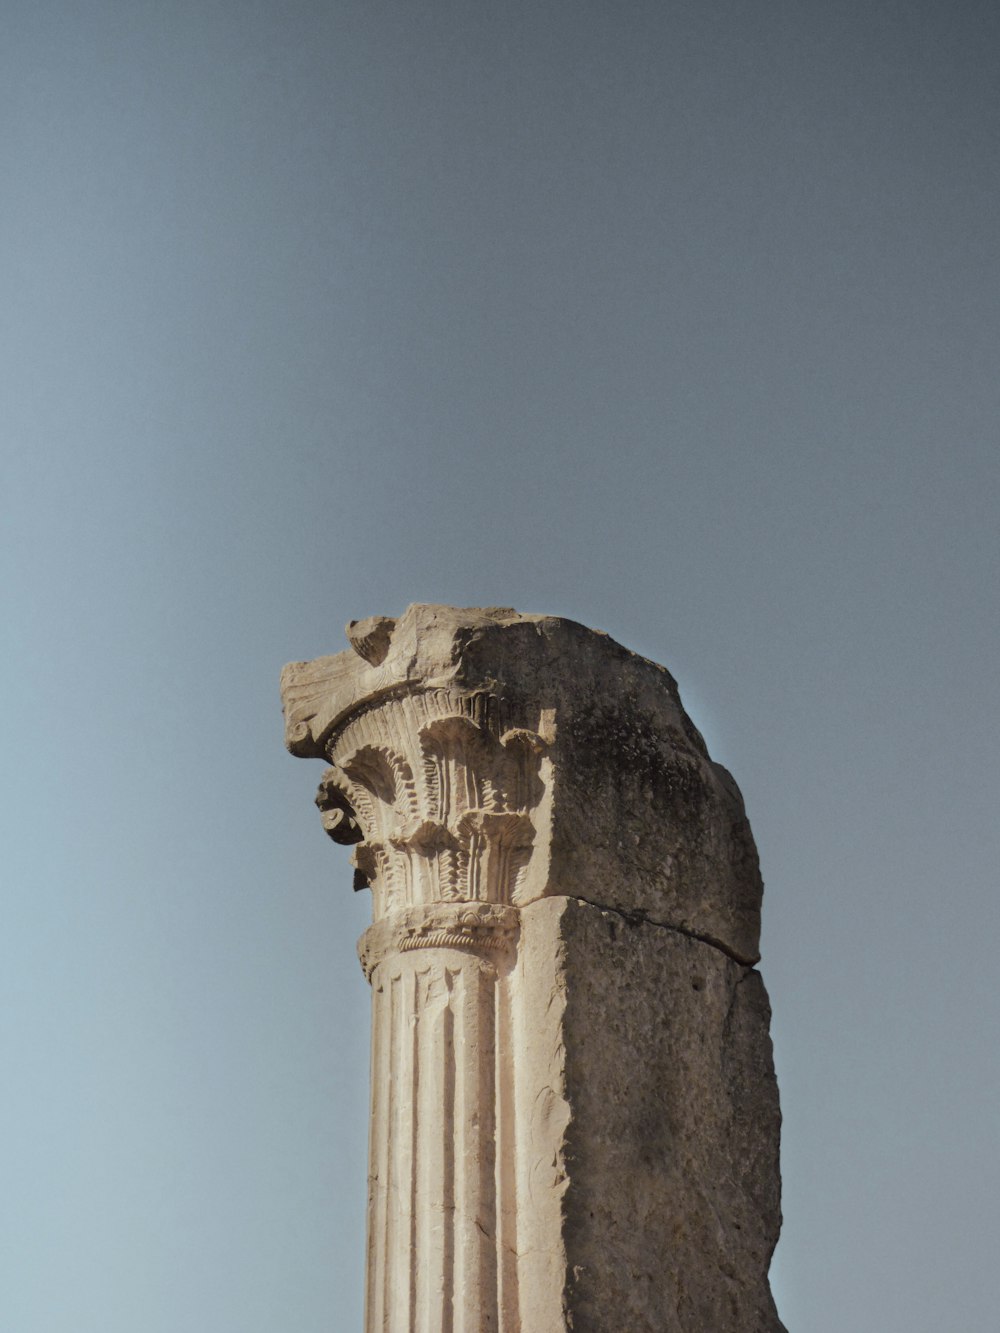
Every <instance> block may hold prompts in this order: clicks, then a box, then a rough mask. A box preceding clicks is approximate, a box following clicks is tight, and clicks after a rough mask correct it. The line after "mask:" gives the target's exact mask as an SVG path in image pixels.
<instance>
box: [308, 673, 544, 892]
mask: <svg viewBox="0 0 1000 1333" xmlns="http://www.w3.org/2000/svg"><path fill="white" fill-rule="evenodd" d="M498 712H499V710H498V709H497V707H496V701H495V700H490V699H488V698H487V699H484V698H482V697H479V698H476V697H473V698H471V699H470V698H460V697H456V696H453V695H451V694H450V693H449V692H448V691H445V690H436V691H426V692H422V693H415V694H409V695H401V696H399V697H396V698H388V699H384V700H381V701H379V705H378V706H376V707H370V708H367V709H365V710H363V711H361V712H358V713H355V714H354V715H353V716H352V717H351V718H350V719H349V720H348V721H347V723H346V724H345V725H344V726H343V727H341V728H340V729H339V730H338V731H336V732H335V733H333V735H332V736H331V738H330V740H329V741H328V743H327V754H328V757H329V758H330V759H331V760H332V766H331V767H330V768H329V769H327V771H326V773H325V774H324V775H323V779H322V781H321V783H320V789H319V793H318V795H317V797H316V803H317V805H318V806H319V808H320V812H321V814H322V817H323V824H324V827H325V828H326V830H327V832H328V833H329V834H330V836H331V837H332V838H333V839H334V840H335V841H337V842H342V843H356V844H357V846H356V849H355V853H354V864H355V866H356V867H357V870H358V872H359V880H360V883H361V885H366V884H367V885H370V886H371V888H372V890H373V893H374V898H375V917H376V919H378V918H380V917H382V916H384V915H385V914H386V913H388V912H397V911H401V910H403V909H406V908H410V907H415V906H419V905H421V904H426V903H435V902H444V903H449V902H457V903H461V902H484V903H500V904H510V903H513V902H515V901H516V897H517V890H518V886H519V884H520V882H521V879H522V877H523V874H524V872H525V870H526V868H527V866H528V863H529V861H530V858H531V853H532V848H533V846H534V843H535V826H534V823H533V820H532V814H533V811H534V808H535V807H536V806H537V804H538V802H539V800H540V798H541V795H542V791H543V782H542V778H541V775H540V764H541V756H542V755H543V753H544V751H545V749H546V743H545V741H544V739H543V738H542V736H541V735H540V734H539V733H538V732H536V731H532V730H530V729H527V728H523V727H511V728H508V729H506V730H504V731H502V732H500V734H497V733H498V730H499V727H498V726H497V723H498V721H499V718H498V716H497V714H498ZM491 723H492V724H493V725H491Z"/></svg>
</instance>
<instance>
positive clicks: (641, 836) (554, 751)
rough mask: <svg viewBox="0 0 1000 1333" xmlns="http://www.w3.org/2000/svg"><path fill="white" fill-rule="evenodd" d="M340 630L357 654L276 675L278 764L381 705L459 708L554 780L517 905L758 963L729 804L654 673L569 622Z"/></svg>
mask: <svg viewBox="0 0 1000 1333" xmlns="http://www.w3.org/2000/svg"><path fill="white" fill-rule="evenodd" d="M349 633H350V634H351V636H352V639H353V640H354V641H356V642H357V643H358V644H359V645H361V646H365V655H362V653H361V651H360V647H359V648H357V649H355V650H354V651H351V650H348V651H347V652H343V653H338V654H337V655H336V656H333V657H321V658H318V659H317V660H316V661H313V662H295V663H292V664H291V665H290V666H287V667H286V668H285V670H284V672H283V673H282V695H283V698H284V701H285V718H286V743H287V744H288V747H289V749H290V750H291V751H292V753H293V754H297V755H301V756H304V757H305V756H309V757H315V758H324V757H328V753H329V749H330V743H331V739H335V737H336V735H337V732H338V730H339V729H340V728H342V726H343V724H344V720H345V718H349V717H351V715H352V714H353V713H354V712H355V711H356V710H358V709H359V708H361V707H364V708H370V707H371V706H372V703H373V702H375V701H378V700H381V699H392V698H394V697H400V696H402V695H406V694H409V693H411V692H412V691H415V690H418V691H421V692H426V693H431V692H434V691H444V692H447V693H448V694H449V695H450V696H452V698H454V699H456V700H457V699H459V698H461V699H464V700H466V701H468V702H469V704H470V705H471V706H473V707H478V708H479V709H480V712H481V716H480V717H479V718H477V721H479V722H482V723H483V724H484V725H485V726H486V727H487V728H488V729H491V730H493V731H495V732H497V731H499V732H503V731H506V730H510V729H515V728H526V729H530V730H533V731H535V732H537V733H539V734H541V735H542V736H543V737H544V738H545V740H546V742H547V744H548V747H549V748H548V752H547V758H548V760H549V762H550V763H551V764H552V766H553V767H554V769H555V770H556V771H557V772H558V774H559V780H558V782H557V783H556V784H555V785H554V789H553V792H552V806H551V811H550V812H543V817H545V818H546V819H550V820H551V825H550V829H549V830H544V831H545V832H547V833H548V837H547V838H546V845H545V846H544V847H537V848H536V851H537V852H539V853H540V856H538V857H536V858H535V859H536V860H542V861H544V864H543V865H541V866H536V867H535V874H534V876H533V879H534V882H533V884H532V887H531V891H530V892H529V893H525V894H524V895H523V896H522V898H523V900H530V898H531V897H541V896H543V895H544V894H552V893H573V894H577V895H578V896H580V897H584V898H589V899H591V900H593V901H595V902H603V903H605V904H606V905H607V906H611V907H617V908H619V909H621V910H622V911H638V912H641V913H642V914H644V915H646V916H648V917H650V919H652V920H654V921H658V922H660V923H662V924H664V925H669V926H673V927H675V928H677V929H679V930H685V931H688V932H690V933H691V934H694V935H697V936H700V937H702V938H705V939H707V940H710V941H714V942H717V943H719V944H721V945H722V947H724V948H725V949H727V950H728V951H729V952H731V953H732V954H733V956H734V957H736V958H739V959H740V960H742V961H743V962H750V963H753V962H756V961H757V959H758V957H759V953H758V943H759V935H760V899H761V880H760V871H759V869H758V865H757V853H756V849H755V847H754V843H753V838H752V835H751V833H750V828H749V825H748V823H747V819H746V814H745V812H744V809H743V802H742V799H741V797H740V793H739V789H738V788H737V786H736V783H735V782H734V781H733V779H732V778H731V777H730V775H729V773H728V772H727V771H726V770H725V769H724V768H723V767H722V766H721V765H720V764H716V763H713V762H712V760H711V759H710V757H709V755H708V751H707V749H706V748H705V742H704V741H703V740H702V737H701V734H700V733H699V731H698V730H697V728H696V727H695V726H694V724H693V723H692V722H691V720H690V718H689V717H688V716H687V714H686V713H685V712H684V709H683V708H682V707H681V702H680V697H679V695H678V692H677V685H676V682H675V681H674V679H673V677H672V676H671V675H670V673H669V672H668V671H666V670H665V669H664V668H663V667H661V666H657V665H656V664H655V663H654V662H650V661H648V660H647V659H646V658H644V657H639V656H637V655H636V654H635V653H631V652H629V651H628V649H626V648H623V647H622V646H621V645H620V644H618V643H615V641H614V640H613V639H611V638H609V637H608V635H606V634H601V633H599V632H598V631H595V630H589V629H585V628H584V627H583V626H582V625H578V624H575V623H574V622H573V621H571V620H562V619H558V618H557V617H554V616H526V615H518V613H517V612H515V611H511V610H509V609H505V608H499V609H491V610H485V611H483V610H467V609H459V608H455V607H442V606H423V605H416V606H411V607H409V608H408V609H407V611H406V612H405V614H404V615H403V616H401V617H400V618H399V620H398V621H393V620H391V619H389V618H388V617H371V618H370V619H369V620H366V621H359V622H354V624H353V625H352V626H351V627H349ZM380 652H381V653H382V654H383V655H382V656H379V653H380Z"/></svg>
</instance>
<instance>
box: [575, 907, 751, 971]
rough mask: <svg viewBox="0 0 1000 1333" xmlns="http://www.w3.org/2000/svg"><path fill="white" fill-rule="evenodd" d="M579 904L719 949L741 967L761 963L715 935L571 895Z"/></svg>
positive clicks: (642, 913) (635, 923) (638, 924)
mask: <svg viewBox="0 0 1000 1333" xmlns="http://www.w3.org/2000/svg"><path fill="white" fill-rule="evenodd" d="M571 896H572V897H573V898H575V899H576V901H577V902H579V903H586V904H587V906H588V907H596V908H597V910H598V911H599V912H611V913H613V914H614V915H615V916H619V917H621V918H622V920H623V921H627V922H628V924H629V925H630V926H655V927H656V928H657V930H668V931H670V932H671V933H672V934H674V935H683V936H684V937H685V939H689V940H697V941H698V943H699V944H707V945H708V946H709V947H710V948H712V949H717V950H718V951H719V953H722V954H725V956H726V957H727V958H730V959H732V961H733V962H734V963H739V965H740V967H751V968H752V967H755V966H756V964H757V963H759V962H760V954H758V955H757V957H756V958H746V957H744V956H743V955H742V954H738V953H737V952H736V951H735V950H734V949H731V948H730V947H729V945H728V944H723V942H722V940H717V939H716V938H715V937H714V936H713V935H705V934H702V933H701V932H700V931H697V930H688V929H687V928H686V927H684V926H672V925H668V923H667V922H666V921H656V920H654V918H653V917H651V916H647V915H646V913H645V912H642V911H638V910H636V911H627V910H626V909H625V908H623V907H610V906H609V905H608V904H607V903H595V902H594V901H593V899H591V898H581V897H580V895H579V894H577V893H574V894H572V895H571Z"/></svg>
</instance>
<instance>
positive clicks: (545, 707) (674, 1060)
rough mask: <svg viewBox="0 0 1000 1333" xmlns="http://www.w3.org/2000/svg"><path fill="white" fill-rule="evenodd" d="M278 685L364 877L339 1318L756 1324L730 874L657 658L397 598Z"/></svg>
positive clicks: (685, 1328) (750, 1044)
mask: <svg viewBox="0 0 1000 1333" xmlns="http://www.w3.org/2000/svg"><path fill="white" fill-rule="evenodd" d="M347 634H348V639H349V642H350V645H351V647H350V648H349V649H348V650H347V651H345V652H343V653H339V654H337V655H335V656H333V657H325V658H320V659H318V660H317V661H315V662H299V663H293V664H292V665H291V666H289V667H286V668H285V671H284V672H283V674H282V695H283V701H284V707H285V718H286V741H287V744H288V746H289V749H291V750H292V752H293V753H294V754H297V755H301V756H304V757H316V758H324V759H326V760H327V762H328V763H329V765H330V767H329V768H327V770H326V771H325V773H324V774H323V777H322V780H321V782H320V790H319V794H318V796H317V805H318V806H319V808H320V813H321V817H322V822H323V826H324V828H325V829H326V831H327V832H328V834H329V835H330V836H331V838H333V839H334V841H336V842H339V843H342V844H345V845H350V846H353V847H354V864H355V867H356V870H355V886H356V887H370V888H371V890H372V901H373V914H374V922H373V925H372V927H371V928H370V929H369V930H368V931H367V932H366V933H365V935H364V937H363V938H362V940H361V942H360V945H359V953H360V956H361V960H362V965H363V967H364V970H365V975H366V976H368V978H369V980H370V981H371V985H372V1002H373V1007H372V1040H373V1045H372V1121H371V1141H370V1154H371V1158H370V1175H369V1180H370V1192H369V1211H368V1266H367V1299H366V1316H365V1326H366V1330H367V1331H368V1333H375V1331H376V1330H378V1331H379V1333H411V1331H412V1333H416V1331H417V1330H421V1331H422V1333H485V1331H486V1330H495V1333H561V1331H563V1330H570V1329H572V1330H574V1333H581V1331H583V1333H587V1331H588V1330H593V1333H643V1331H644V1330H656V1333H780V1331H781V1329H782V1326H781V1324H780V1322H779V1321H778V1317H777V1314H776V1312H775V1310H774V1305H773V1302H772V1300H771V1296H770V1292H769V1289H768V1284H767V1267H768V1262H769V1259H770V1256H771V1252H772V1250H773V1248H774V1244H775V1242H776V1240H777V1235H778V1229H779V1226H780V1205H779V1189H780V1182H779V1176H778V1133H779V1123H780V1116H779V1111H778V1099H777V1088H776V1085H775V1080H774V1072H773V1066H772V1061H771V1048H770V1039H769V1036H768V1022H769V1009H768V1004H767V997H766V994H765V992H764V987H763V983H762V982H761V979H760V977H759V975H758V974H757V973H756V972H755V971H754V970H753V966H752V965H753V963H755V962H756V960H757V956H758V953H757V950H758V932H759V916H760V897H761V880H760V874H759V871H758V867H757V857H756V851H755V849H754V844H753V839H752V836H751V834H750V830H749V826H748V824H747V821H746V816H745V814H744V810H743V804H742V800H741V798H740V795H739V791H738V789H737V787H736V784H735V783H734V782H733V780H732V778H731V777H730V776H729V774H728V773H726V771H725V770H724V769H722V768H721V767H720V766H719V765H717V764H714V763H713V762H712V760H711V759H710V757H709V755H708V753H707V751H706V749H705V745H704V742H703V741H702V738H701V736H700V735H699V734H698V732H697V730H696V729H695V727H694V726H693V725H692V723H691V722H690V720H689V719H688V718H687V716H686V714H685V713H684V711H683V708H682V707H681V704H680V700H679V697H678V694H677V687H676V685H675V683H674V681H673V679H672V678H671V676H670V675H669V673H667V672H666V671H665V670H664V669H663V668H662V667H658V666H656V665H655V664H654V663H652V662H649V661H646V660H645V659H644V658H641V657H637V656H636V655H635V654H632V653H630V652H628V651H627V650H626V649H624V648H622V647H621V646H620V645H618V644H616V643H614V641H613V640H611V639H609V638H608V637H607V635H603V634H600V633H597V632H596V631H593V630H588V629H585V628H584V627H583V626H580V625H576V624H574V623H573V622H571V621H566V620H559V619H556V618H554V617H546V616H521V615H518V614H517V613H516V612H514V611H511V610H509V609H506V608H493V609H488V610H460V609H456V608H452V607H437V606H413V607H410V608H409V609H408V610H407V611H406V612H405V614H404V615H403V616H401V617H399V618H398V620H397V619H393V618H391V617H386V616H373V617H371V618H369V619H368V620H363V621H355V622H352V623H351V625H350V626H348V629H347Z"/></svg>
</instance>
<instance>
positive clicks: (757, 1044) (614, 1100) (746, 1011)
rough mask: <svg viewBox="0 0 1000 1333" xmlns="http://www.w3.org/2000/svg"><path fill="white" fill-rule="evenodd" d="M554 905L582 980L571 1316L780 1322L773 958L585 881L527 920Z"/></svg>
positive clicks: (733, 1332) (570, 1033)
mask: <svg viewBox="0 0 1000 1333" xmlns="http://www.w3.org/2000/svg"><path fill="white" fill-rule="evenodd" d="M543 913H544V914H548V916H549V917H550V918H553V919H554V922H555V925H554V927H553V922H552V921H550V922H549V923H547V925H546V931H547V933H551V932H552V930H553V928H554V929H555V931H556V935H557V939H558V946H557V949H556V951H555V956H556V957H557V958H558V959H559V972H558V974H557V976H556V978H555V988H556V989H557V990H563V991H564V994H565V1009H564V1011H563V1013H562V1015H561V1018H560V1025H559V1026H560V1030H561V1034H562V1040H563V1044H564V1053H562V1054H561V1058H562V1060H563V1061H564V1065H563V1070H562V1080H563V1096H564V1098H565V1104H566V1110H565V1112H564V1115H565V1117H566V1121H565V1127H564V1128H563V1130H562V1141H561V1149H560V1148H557V1152H560V1155H561V1159H562V1170H563V1171H565V1175H566V1189H565V1194H564V1196H563V1233H562V1234H563V1239H564V1242H565V1247H566V1277H565V1291H564V1297H563V1299H564V1308H565V1313H566V1319H567V1326H568V1327H570V1328H572V1329H574V1330H594V1331H595V1333H596V1331H597V1330H605V1329H612V1328H621V1329H628V1330H629V1333H694V1331H695V1330H697V1331H699V1333H700V1331H701V1330H704V1331H705V1333H708V1331H709V1330H711V1333H760V1331H762V1330H768V1333H772V1331H776V1330H779V1329H780V1328H781V1325H780V1323H779V1322H778V1318H777V1313H776V1311H775V1309H774V1304H773V1301H772V1299H771V1294H770V1289H769V1287H768V1282H767V1270H768V1265H769V1263H770V1259H771V1254H772V1251H773V1249H774V1246H775V1244H776V1243H777V1240H778V1231H779V1227H780V1219H781V1212H780V1189H779V1175H778V1135H779V1127H780V1113H779V1110H778V1090H777V1084H776V1081H775V1078H774V1073H773V1067H772V1062H771V1043H770V1038H769V1035H768V1025H769V1021H770V1009H769V1006H768V1002H767V995H766V993H765V991H764V986H763V983H762V981H761V978H760V975H759V974H758V973H757V972H756V971H754V970H752V969H748V968H746V967H743V966H741V965H739V964H737V963H735V962H733V960H732V959H730V958H728V957H726V955H725V954H723V953H722V952H721V951H720V950H718V949H715V948H712V947H711V946H710V945H706V944H704V943H702V942H700V941H698V940H692V939H690V938H687V937H685V936H683V935H679V934H677V933H676V932H675V931H671V930H668V929H664V928H663V927H659V926H653V925H651V924H649V923H648V922H637V921H635V920H629V919H625V918H623V917H621V916H620V915H618V914H617V913H614V912H608V911H602V910H601V909H600V908H598V907H595V906H593V905H591V904H589V903H585V902H581V901H579V900H577V899H573V898H562V899H550V900H547V901H545V902H543V903H538V904H535V905H533V906H532V907H531V908H529V909H528V910H527V911H526V912H525V913H524V914H523V915H524V924H523V929H524V932H525V934H530V933H531V931H532V930H533V929H534V922H533V920H532V918H533V917H534V916H535V915H538V914H543ZM556 1326H558V1325H556Z"/></svg>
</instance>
